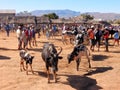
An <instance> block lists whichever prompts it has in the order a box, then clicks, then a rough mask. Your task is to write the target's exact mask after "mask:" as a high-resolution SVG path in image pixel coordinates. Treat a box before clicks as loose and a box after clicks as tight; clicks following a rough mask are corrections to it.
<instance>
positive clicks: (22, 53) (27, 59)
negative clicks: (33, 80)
mask: <svg viewBox="0 0 120 90" xmlns="http://www.w3.org/2000/svg"><path fill="white" fill-rule="evenodd" d="M19 55H20V58H21V61H20V70H21V71H22V67H23V69H24V70H26V74H27V75H28V64H29V65H30V68H31V71H32V73H33V74H34V72H33V69H32V61H33V58H34V56H31V55H30V54H29V53H28V52H27V51H25V50H20V53H19ZM24 61H25V62H26V69H25V67H24Z"/></svg>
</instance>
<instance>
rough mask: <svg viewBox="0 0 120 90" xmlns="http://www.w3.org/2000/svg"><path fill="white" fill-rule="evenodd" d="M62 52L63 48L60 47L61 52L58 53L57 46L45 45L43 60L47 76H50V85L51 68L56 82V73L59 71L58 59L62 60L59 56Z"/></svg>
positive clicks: (42, 54)
mask: <svg viewBox="0 0 120 90" xmlns="http://www.w3.org/2000/svg"><path fill="white" fill-rule="evenodd" d="M61 52H62V47H60V51H59V52H58V53H57V49H56V46H54V44H52V43H45V44H44V46H43V50H42V53H41V56H42V59H43V61H44V62H45V66H46V70H47V76H48V83H50V71H49V68H50V67H51V69H52V72H53V76H54V79H55V82H57V79H56V75H57V74H56V72H57V71H58V59H62V57H61V56H59V54H60V53H61Z"/></svg>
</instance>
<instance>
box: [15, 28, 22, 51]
mask: <svg viewBox="0 0 120 90" xmlns="http://www.w3.org/2000/svg"><path fill="white" fill-rule="evenodd" d="M16 34H17V39H18V50H20V49H21V48H22V38H21V37H22V30H21V26H18V29H17V31H16Z"/></svg>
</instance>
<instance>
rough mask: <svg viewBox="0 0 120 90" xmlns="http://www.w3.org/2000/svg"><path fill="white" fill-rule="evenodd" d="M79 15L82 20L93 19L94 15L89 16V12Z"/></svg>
mask: <svg viewBox="0 0 120 90" xmlns="http://www.w3.org/2000/svg"><path fill="white" fill-rule="evenodd" d="M81 17H82V18H83V20H84V21H89V20H93V19H94V16H91V15H89V14H81Z"/></svg>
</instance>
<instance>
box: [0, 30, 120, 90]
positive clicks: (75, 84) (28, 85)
mask: <svg viewBox="0 0 120 90" xmlns="http://www.w3.org/2000/svg"><path fill="white" fill-rule="evenodd" d="M48 41H49V42H52V43H54V44H55V45H56V46H62V48H63V51H62V53H61V56H63V59H62V60H59V64H58V67H59V70H58V72H57V81H58V82H57V83H54V80H53V78H52V77H51V83H50V84H48V83H47V75H46V73H45V64H44V62H43V60H42V59H41V50H42V46H43V44H44V43H45V42H48ZM109 42H110V44H112V43H113V41H112V40H110V41H109ZM37 44H38V46H37V47H33V48H32V49H30V50H29V52H30V53H31V54H32V55H34V56H35V58H34V60H33V70H34V72H35V74H34V75H33V74H32V73H31V72H29V73H28V74H29V75H26V72H25V71H23V72H21V71H20V65H19V63H20V57H19V50H17V38H16V34H15V33H10V36H9V37H7V36H6V33H1V32H0V90H120V59H119V58H120V56H119V55H120V46H119V47H118V46H116V47H114V46H109V52H105V51H104V46H101V49H100V52H98V51H97V48H95V51H94V52H91V55H92V56H91V64H92V68H91V69H88V63H87V61H86V58H84V57H83V58H82V60H81V64H80V67H79V71H76V63H75V61H73V62H72V63H71V64H68V62H67V55H68V54H69V53H70V52H71V51H72V49H73V46H72V45H63V43H62V42H61V37H60V36H58V37H56V39H54V40H53V39H50V40H47V39H46V38H45V36H43V35H42V36H41V37H40V38H37ZM51 76H52V75H51Z"/></svg>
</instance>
